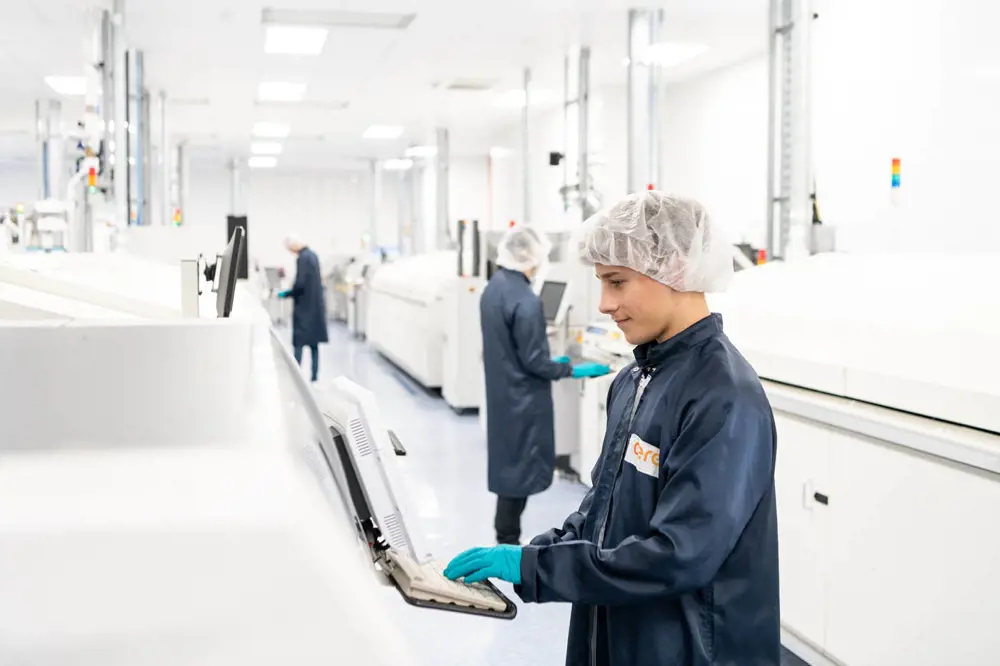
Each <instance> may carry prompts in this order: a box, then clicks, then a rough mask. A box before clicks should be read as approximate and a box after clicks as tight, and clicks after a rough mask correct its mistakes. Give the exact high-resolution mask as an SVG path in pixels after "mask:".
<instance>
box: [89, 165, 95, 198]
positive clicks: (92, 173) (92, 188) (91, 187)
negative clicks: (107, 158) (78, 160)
mask: <svg viewBox="0 0 1000 666" xmlns="http://www.w3.org/2000/svg"><path fill="white" fill-rule="evenodd" d="M87 188H88V189H89V190H90V193H91V194H93V193H94V192H95V191H97V169H95V168H94V167H90V169H88V170H87Z"/></svg>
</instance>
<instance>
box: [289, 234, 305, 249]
mask: <svg viewBox="0 0 1000 666" xmlns="http://www.w3.org/2000/svg"><path fill="white" fill-rule="evenodd" d="M302 244H303V243H302V238H301V237H300V236H299V235H298V234H294V233H292V234H288V235H287V236H285V247H298V246H300V245H302Z"/></svg>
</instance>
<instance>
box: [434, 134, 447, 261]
mask: <svg viewBox="0 0 1000 666" xmlns="http://www.w3.org/2000/svg"><path fill="white" fill-rule="evenodd" d="M435 164H436V166H437V174H436V175H437V180H436V183H435V184H436V185H437V205H436V206H435V207H434V210H435V212H436V214H437V249H443V248H447V247H449V246H450V245H451V240H450V236H451V229H449V225H448V214H449V211H448V197H449V189H448V187H449V171H450V164H451V149H450V147H449V143H448V130H447V129H446V128H443V127H439V128H438V130H437V159H436V162H435Z"/></svg>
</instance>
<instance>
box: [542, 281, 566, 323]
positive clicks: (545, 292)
mask: <svg viewBox="0 0 1000 666" xmlns="http://www.w3.org/2000/svg"><path fill="white" fill-rule="evenodd" d="M565 294H566V283H565V282H545V283H544V284H542V294H541V298H542V311H543V312H545V321H547V322H549V323H552V322H554V321H555V320H556V315H558V314H559V306H560V305H562V300H563V296H564V295H565Z"/></svg>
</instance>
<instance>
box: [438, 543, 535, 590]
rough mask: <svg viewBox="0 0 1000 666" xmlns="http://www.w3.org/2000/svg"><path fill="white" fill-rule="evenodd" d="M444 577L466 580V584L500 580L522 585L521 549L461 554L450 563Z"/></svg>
mask: <svg viewBox="0 0 1000 666" xmlns="http://www.w3.org/2000/svg"><path fill="white" fill-rule="evenodd" d="M444 575H445V576H446V577H448V578H450V579H451V580H458V579H459V578H464V579H465V582H466V583H479V582H482V581H484V580H486V579H487V578H499V579H500V580H505V581H507V582H508V583H513V584H514V585H520V584H521V547H520V546H506V545H504V546H493V547H492V548H472V549H470V550H467V551H465V552H464V553H460V554H459V555H457V556H456V557H455V559H453V560H452V561H451V562H449V563H448V566H447V567H446V568H445V570H444Z"/></svg>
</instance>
